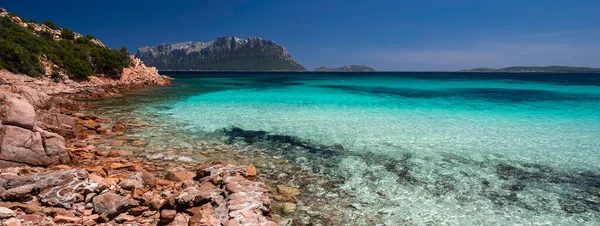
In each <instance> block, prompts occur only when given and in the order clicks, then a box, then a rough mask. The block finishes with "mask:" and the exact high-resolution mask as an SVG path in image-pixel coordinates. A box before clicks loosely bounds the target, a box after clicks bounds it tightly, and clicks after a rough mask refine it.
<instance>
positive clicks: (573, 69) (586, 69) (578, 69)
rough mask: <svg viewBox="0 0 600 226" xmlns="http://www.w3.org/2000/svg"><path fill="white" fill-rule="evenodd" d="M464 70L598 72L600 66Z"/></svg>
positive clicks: (474, 70) (472, 70)
mask: <svg viewBox="0 0 600 226" xmlns="http://www.w3.org/2000/svg"><path fill="white" fill-rule="evenodd" d="M462 71H463V72H555V73H568V72H571V73H572V72H580V73H581V72H598V73H600V68H590V67H568V66H545V67H538V66H513V67H505V68H500V69H495V68H473V69H467V70H462Z"/></svg>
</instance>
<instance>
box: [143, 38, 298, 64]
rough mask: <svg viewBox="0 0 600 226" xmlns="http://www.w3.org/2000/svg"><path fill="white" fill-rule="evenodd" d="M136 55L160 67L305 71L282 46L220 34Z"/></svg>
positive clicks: (145, 49)
mask: <svg viewBox="0 0 600 226" xmlns="http://www.w3.org/2000/svg"><path fill="white" fill-rule="evenodd" d="M135 56H136V57H137V58H140V59H142V61H144V63H146V64H147V65H149V66H155V67H157V68H158V69H159V70H224V71H227V70H245V71H304V70H306V69H305V68H304V67H303V66H302V65H300V64H299V63H298V62H296V61H295V60H294V59H293V58H292V57H291V56H290V54H288V52H287V50H286V49H285V48H284V47H283V46H280V45H278V44H276V43H275V42H274V41H272V40H269V39H263V38H258V37H249V38H247V39H239V38H236V37H218V38H217V39H216V40H214V41H210V42H206V43H204V42H182V43H176V44H161V45H158V46H154V47H143V48H140V49H138V51H137V53H136V54H135Z"/></svg>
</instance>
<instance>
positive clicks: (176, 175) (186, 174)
mask: <svg viewBox="0 0 600 226" xmlns="http://www.w3.org/2000/svg"><path fill="white" fill-rule="evenodd" d="M194 177H196V173H194V172H190V171H170V172H169V173H168V174H167V175H166V176H165V179H167V180H170V181H175V182H182V181H185V180H193V179H194Z"/></svg>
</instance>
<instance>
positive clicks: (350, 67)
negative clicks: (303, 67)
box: [314, 65, 377, 72]
mask: <svg viewBox="0 0 600 226" xmlns="http://www.w3.org/2000/svg"><path fill="white" fill-rule="evenodd" d="M314 71H327V72H376V71H377V70H375V69H373V68H372V67H368V66H363V65H346V66H343V67H338V68H330V67H325V66H322V67H318V68H315V70H314Z"/></svg>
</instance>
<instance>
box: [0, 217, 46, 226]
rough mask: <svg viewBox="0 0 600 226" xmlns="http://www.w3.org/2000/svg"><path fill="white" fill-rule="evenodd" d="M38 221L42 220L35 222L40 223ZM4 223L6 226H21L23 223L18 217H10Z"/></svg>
mask: <svg viewBox="0 0 600 226" xmlns="http://www.w3.org/2000/svg"><path fill="white" fill-rule="evenodd" d="M25 216H27V215H25ZM29 222H31V223H34V222H32V221H29ZM29 222H28V223H29ZM38 222H39V223H41V220H40V221H37V222H35V223H38ZM4 225H6V226H21V225H23V224H21V220H19V219H17V218H10V219H8V220H6V221H4ZM27 225H29V224H27Z"/></svg>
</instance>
